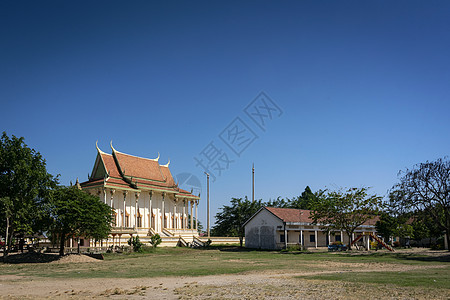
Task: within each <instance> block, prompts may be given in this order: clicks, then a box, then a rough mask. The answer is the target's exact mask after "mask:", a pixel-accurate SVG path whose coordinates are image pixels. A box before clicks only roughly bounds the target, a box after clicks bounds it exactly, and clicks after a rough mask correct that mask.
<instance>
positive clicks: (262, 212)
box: [244, 207, 376, 250]
mask: <svg viewBox="0 0 450 300" xmlns="http://www.w3.org/2000/svg"><path fill="white" fill-rule="evenodd" d="M312 222H313V220H312V219H311V217H310V211H309V210H303V209H293V208H276V207H262V208H260V209H259V210H258V211H257V212H256V213H255V214H254V215H253V216H252V217H251V218H250V219H248V220H247V222H245V223H244V226H245V247H247V248H255V249H272V250H275V249H283V248H287V247H288V246H294V245H302V246H303V247H304V248H318V247H326V246H328V245H329V244H331V243H332V242H342V243H343V244H348V243H350V241H349V239H348V236H347V234H346V233H345V232H343V231H335V232H329V233H328V234H327V232H326V231H325V230H324V229H323V226H321V225H320V224H317V225H316V224H312ZM375 222H376V219H371V220H369V221H367V222H366V223H365V224H363V225H361V226H360V227H358V228H357V229H356V230H355V234H354V235H360V234H363V235H364V239H363V242H364V246H365V247H366V248H367V247H368V245H369V235H368V234H369V233H372V234H374V233H375V231H376V230H375ZM354 238H355V236H353V237H352V240H353V239H354Z"/></svg>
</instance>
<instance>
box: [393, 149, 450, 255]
mask: <svg viewBox="0 0 450 300" xmlns="http://www.w3.org/2000/svg"><path fill="white" fill-rule="evenodd" d="M399 174H400V176H401V177H400V183H399V184H397V185H396V186H395V189H398V190H400V191H402V192H403V193H404V195H405V197H401V198H399V199H397V202H396V204H397V206H400V207H403V208H404V209H407V210H409V211H411V212H417V211H426V212H427V213H428V214H429V216H430V217H431V218H432V219H433V222H434V223H435V224H436V225H437V226H438V228H439V230H440V231H441V232H445V233H446V236H447V244H448V245H450V161H449V160H448V158H439V159H437V160H436V161H432V162H428V161H427V162H425V163H421V164H418V165H415V166H414V167H413V168H412V169H406V171H404V172H400V173H399ZM449 250H450V249H449Z"/></svg>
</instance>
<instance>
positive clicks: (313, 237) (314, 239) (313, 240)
mask: <svg viewBox="0 0 450 300" xmlns="http://www.w3.org/2000/svg"><path fill="white" fill-rule="evenodd" d="M309 242H310V243H315V242H316V235H315V234H310V235H309Z"/></svg>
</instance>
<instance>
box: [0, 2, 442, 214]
mask: <svg viewBox="0 0 450 300" xmlns="http://www.w3.org/2000/svg"><path fill="white" fill-rule="evenodd" d="M449 15H450V2H448V1H292V2H291V1H283V2H281V3H280V2H278V1H244V2H242V1H222V2H219V1H204V2H201V1H192V2H191V1H189V2H188V1H184V2H178V1H165V2H163V1H161V2H148V1H133V2H132V3H130V2H125V1H95V2H91V1H64V2H63V1H2V2H1V3H0V38H1V39H0V101H1V102H0V103H1V107H0V130H1V131H6V132H7V133H8V134H9V135H11V134H14V135H16V136H23V137H25V141H26V143H27V144H28V145H29V146H30V147H32V148H35V149H36V150H38V151H40V152H41V153H42V155H43V156H44V157H45V158H46V160H47V164H48V170H49V172H51V173H52V174H61V177H60V180H61V183H62V184H66V185H67V184H69V182H70V181H75V179H76V178H77V177H79V178H80V180H81V181H85V180H86V179H87V175H88V173H90V172H91V170H92V167H93V164H94V160H95V156H96V150H95V141H96V140H98V141H99V146H100V148H101V149H102V150H103V151H105V152H110V149H109V142H110V141H111V140H112V141H113V143H114V146H115V148H116V149H117V150H119V151H122V152H125V153H130V154H135V155H138V156H143V157H151V158H153V157H156V156H157V153H158V152H160V153H161V163H166V161H167V160H168V159H169V158H170V160H171V165H170V166H171V170H172V173H173V174H174V175H177V174H180V173H183V172H188V173H192V174H194V175H195V176H197V177H198V178H199V179H200V180H201V182H202V184H203V192H202V200H201V205H200V213H201V217H200V220H201V221H202V222H205V220H206V203H205V202H206V201H205V200H206V197H205V194H206V193H205V185H206V178H205V175H204V174H203V170H202V169H201V168H200V167H198V166H196V162H195V160H194V157H198V156H199V153H201V152H202V150H203V149H205V147H207V146H208V144H209V143H210V142H211V141H212V142H213V143H214V144H215V145H216V146H217V147H218V148H220V149H221V150H222V153H225V154H226V155H227V156H228V158H229V159H230V160H233V162H232V163H231V164H230V165H229V166H228V170H225V171H223V173H222V174H221V176H218V177H217V180H216V181H215V182H214V183H212V184H211V212H212V215H215V213H216V212H217V211H218V208H220V207H222V206H223V205H225V204H228V202H229V200H230V198H231V197H243V196H245V195H248V196H249V197H251V166H252V163H253V162H254V163H255V169H256V176H255V177H256V198H258V199H259V198H262V199H264V200H268V199H270V198H272V199H273V198H276V197H277V196H282V197H293V196H296V195H299V194H300V193H301V192H302V191H303V190H304V188H305V186H306V185H309V186H310V187H311V188H312V189H313V190H317V189H319V188H326V187H328V188H335V187H341V186H343V187H350V186H371V187H373V192H375V193H378V194H380V195H384V194H385V193H386V191H387V190H388V189H389V188H390V187H391V186H392V185H393V184H395V183H396V181H397V172H398V171H399V170H401V169H404V168H406V167H412V166H413V165H414V164H416V163H420V162H424V161H426V160H435V159H437V158H439V157H442V156H445V155H448V154H449V149H450V138H449V129H450V118H449V111H450V101H449V100H450V84H449V83H450V55H449V53H450V18H449ZM261 91H264V92H265V93H266V94H267V95H268V96H269V97H270V98H271V99H272V100H273V102H274V103H276V104H277V105H278V106H279V108H280V109H281V110H282V114H281V116H279V114H276V115H274V116H273V119H272V120H268V119H267V120H266V121H267V122H266V130H265V131H262V130H261V129H260V128H259V127H258V126H256V124H255V123H254V122H253V121H252V120H251V119H250V118H248V116H247V115H246V114H245V112H244V111H243V110H244V108H245V107H246V106H247V105H248V104H249V103H250V102H251V101H253V99H255V97H256V96H257V95H258V94H259V93H260V92H261ZM236 117H239V118H240V120H241V121H242V122H243V123H245V124H246V125H247V126H248V127H249V128H250V129H251V130H252V131H253V133H254V134H255V135H256V136H257V137H258V138H257V139H256V140H255V141H253V142H252V143H251V144H250V145H249V146H248V147H247V148H246V149H245V150H244V151H243V152H242V153H241V155H240V157H238V156H237V155H236V154H235V153H234V152H232V151H231V150H230V149H229V148H227V146H226V145H225V144H224V143H222V140H221V139H220V137H219V135H220V134H221V133H222V132H223V130H224V129H226V128H228V129H230V128H232V126H231V127H230V126H229V124H230V123H231V122H232V121H233V120H235V118H236ZM227 126H228V127H227ZM226 133H227V131H225V134H226ZM241 141H243V142H245V139H242V140H241ZM235 142H236V141H235Z"/></svg>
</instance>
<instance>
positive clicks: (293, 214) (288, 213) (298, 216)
mask: <svg viewBox="0 0 450 300" xmlns="http://www.w3.org/2000/svg"><path fill="white" fill-rule="evenodd" d="M265 209H267V210H268V211H270V212H271V213H273V214H274V215H275V216H277V217H278V218H280V219H281V220H282V221H283V222H299V223H311V222H312V219H311V217H310V211H309V210H305V209H295V208H278V207H265Z"/></svg>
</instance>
